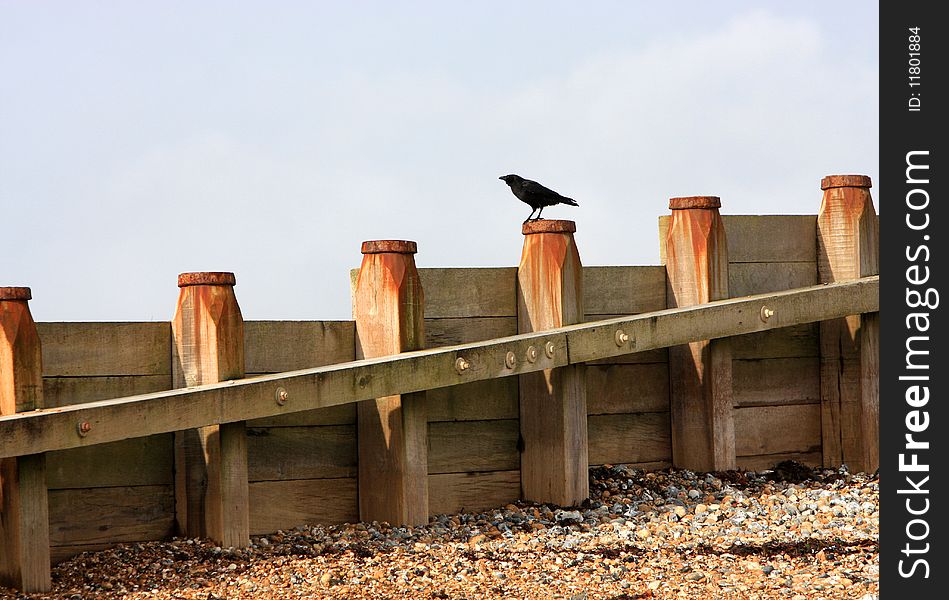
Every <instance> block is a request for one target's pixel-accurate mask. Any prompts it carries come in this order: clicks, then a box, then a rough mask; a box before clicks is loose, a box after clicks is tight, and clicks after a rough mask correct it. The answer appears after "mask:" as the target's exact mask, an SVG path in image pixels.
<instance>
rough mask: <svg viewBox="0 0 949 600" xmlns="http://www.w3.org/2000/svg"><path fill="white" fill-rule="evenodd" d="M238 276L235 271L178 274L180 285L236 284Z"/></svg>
mask: <svg viewBox="0 0 949 600" xmlns="http://www.w3.org/2000/svg"><path fill="white" fill-rule="evenodd" d="M235 283H237V278H236V277H234V274H233V273H228V272H226V271H198V272H196V273H182V274H181V275H179V276H178V287H188V286H189V285H234V284H235Z"/></svg>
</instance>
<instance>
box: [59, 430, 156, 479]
mask: <svg viewBox="0 0 949 600" xmlns="http://www.w3.org/2000/svg"><path fill="white" fill-rule="evenodd" d="M174 459H175V451H174V436H173V435H172V434H170V433H162V434H159V435H151V436H148V437H141V438H132V439H128V440H121V441H118V442H112V443H109V444H99V445H98V446H88V447H86V448H74V449H72V450H59V451H57V452H50V453H48V454H47V455H46V480H47V485H48V486H49V488H50V489H66V488H95V487H123V486H139V485H172V484H174V482H175V478H174V468H175V460H174Z"/></svg>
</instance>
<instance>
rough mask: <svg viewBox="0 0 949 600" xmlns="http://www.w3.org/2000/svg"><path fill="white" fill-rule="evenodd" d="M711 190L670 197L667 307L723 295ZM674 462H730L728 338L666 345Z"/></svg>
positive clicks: (727, 465)
mask: <svg viewBox="0 0 949 600" xmlns="http://www.w3.org/2000/svg"><path fill="white" fill-rule="evenodd" d="M720 207H721V201H720V200H719V198H717V197H715V196H691V197H686V198H672V199H671V200H670V201H669V208H670V209H671V210H672V218H671V219H670V222H669V229H668V232H667V233H666V239H665V240H664V242H665V253H664V254H665V257H666V274H667V281H668V285H667V288H666V303H667V305H668V307H669V308H683V307H686V306H692V305H695V304H704V303H706V302H711V301H713V300H722V299H725V298H728V249H727V247H726V244H725V226H724V225H723V223H722V217H721V215H720V214H719V208H720ZM669 384H670V385H669V390H670V394H671V417H672V463H673V464H674V465H675V466H676V467H681V468H686V469H692V470H695V471H721V470H726V469H734V468H735V464H736V462H735V425H734V415H733V406H732V361H731V349H730V345H729V341H728V340H727V339H720V340H705V341H701V342H693V343H691V344H688V345H685V346H674V347H672V348H669Z"/></svg>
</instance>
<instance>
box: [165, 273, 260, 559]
mask: <svg viewBox="0 0 949 600" xmlns="http://www.w3.org/2000/svg"><path fill="white" fill-rule="evenodd" d="M171 330H172V339H173V344H172V379H173V384H174V385H175V387H191V386H196V385H206V384H211V383H218V382H221V381H227V380H236V379H241V378H243V377H244V320H243V316H242V315H241V311H240V307H239V306H238V304H237V298H236V296H235V295H234V287H233V286H232V285H189V286H185V287H182V288H181V289H180V292H179V295H178V304H177V307H176V309H175V315H174V318H173V319H172V322H171ZM175 494H176V499H175V504H176V521H177V527H178V531H180V532H181V533H182V534H183V535H190V536H201V537H209V538H211V539H213V540H215V541H216V542H218V543H220V544H221V545H222V546H225V547H230V546H234V547H245V546H248V545H249V544H250V534H249V532H248V521H247V519H248V516H247V514H248V513H247V511H248V504H247V502H248V500H247V436H246V433H245V431H244V422H243V421H236V422H228V423H221V424H220V425H208V426H205V427H199V428H197V429H187V430H181V431H177V432H176V433H175Z"/></svg>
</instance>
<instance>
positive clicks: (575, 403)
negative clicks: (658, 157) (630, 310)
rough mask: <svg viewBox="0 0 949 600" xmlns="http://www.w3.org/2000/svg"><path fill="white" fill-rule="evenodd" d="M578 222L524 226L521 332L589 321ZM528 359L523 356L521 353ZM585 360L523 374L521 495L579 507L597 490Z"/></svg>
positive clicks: (519, 281) (519, 279)
mask: <svg viewBox="0 0 949 600" xmlns="http://www.w3.org/2000/svg"><path fill="white" fill-rule="evenodd" d="M576 230H577V226H576V224H575V223H574V222H573V221H556V220H540V221H529V222H527V223H524V225H523V226H522V228H521V232H522V233H523V234H524V248H523V250H522V252H521V262H520V265H519V266H518V269H517V330H518V333H529V332H533V331H544V330H546V329H553V328H555V327H561V326H564V325H572V324H574V323H580V322H582V321H583V268H582V266H581V264H580V253H579V252H578V251H577V244H576V241H575V240H574V238H573V234H574V232H575V231H576ZM516 359H520V357H516ZM584 377H585V371H584V370H583V365H571V366H567V367H561V368H558V369H546V370H544V371H538V372H535V373H528V374H524V375H521V376H520V380H519V385H520V426H521V441H522V444H523V446H522V452H521V493H522V495H523V497H524V499H525V500H533V501H535V502H551V503H554V504H559V505H561V506H575V505H578V504H580V503H581V502H583V501H584V500H586V499H587V498H588V497H589V495H590V483H589V474H588V469H589V462H590V461H589V458H588V456H589V450H588V444H587V396H586V383H585V378H584Z"/></svg>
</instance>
